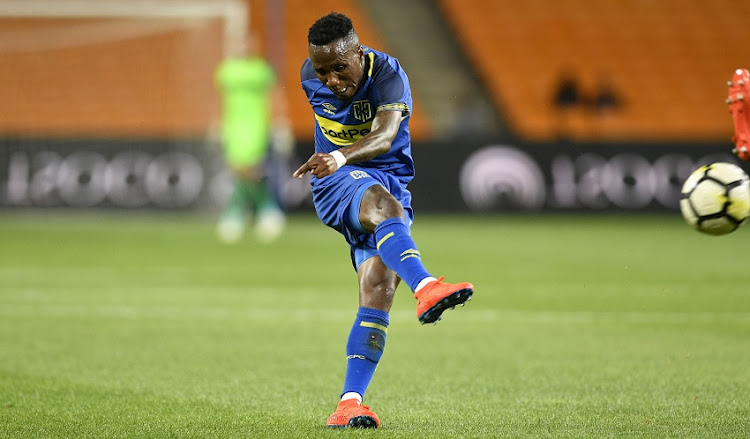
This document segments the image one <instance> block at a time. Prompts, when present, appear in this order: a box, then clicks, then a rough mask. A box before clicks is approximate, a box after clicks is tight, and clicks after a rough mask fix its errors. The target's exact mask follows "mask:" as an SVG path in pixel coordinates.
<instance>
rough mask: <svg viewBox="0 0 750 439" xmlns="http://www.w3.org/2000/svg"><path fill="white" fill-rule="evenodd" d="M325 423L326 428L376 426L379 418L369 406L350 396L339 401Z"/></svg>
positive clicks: (378, 424)
mask: <svg viewBox="0 0 750 439" xmlns="http://www.w3.org/2000/svg"><path fill="white" fill-rule="evenodd" d="M326 425H327V426H328V428H378V427H379V426H380V418H378V415H376V414H375V412H373V411H371V410H370V407H367V406H365V405H362V404H361V403H360V402H359V401H358V400H357V399H355V398H352V399H345V400H343V401H340V402H339V405H338V406H337V407H336V411H335V412H333V414H332V415H331V416H329V417H328V422H327V423H326Z"/></svg>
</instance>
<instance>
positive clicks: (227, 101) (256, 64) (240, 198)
mask: <svg viewBox="0 0 750 439" xmlns="http://www.w3.org/2000/svg"><path fill="white" fill-rule="evenodd" d="M235 50H237V53H236V54H234V55H233V56H230V57H227V58H226V59H224V60H223V61H222V62H221V64H219V66H218V68H217V70H216V73H215V80H216V86H217V88H218V90H219V91H220V93H221V98H222V118H223V120H222V135H223V143H224V156H225V158H226V162H227V165H228V166H229V168H230V171H231V173H232V177H233V191H232V195H231V197H230V199H229V202H228V204H227V205H226V206H225V207H224V210H223V212H222V215H221V218H220V219H219V223H218V225H217V228H216V232H217V235H218V236H219V239H221V240H222V241H224V242H227V243H233V242H236V241H238V240H239V239H240V238H241V237H242V235H243V233H244V230H245V225H246V223H247V221H248V219H249V218H248V217H249V214H250V213H254V214H255V215H256V217H257V218H256V219H257V221H256V236H257V238H258V239H259V240H261V241H265V242H268V241H271V240H273V239H275V238H277V237H278V236H279V234H280V233H281V232H282V230H283V227H284V223H285V218H284V215H283V213H282V211H281V209H280V208H279V206H278V203H277V202H276V200H275V198H274V197H273V196H272V194H271V191H270V190H269V188H268V187H267V185H266V182H265V180H264V172H263V171H264V170H263V165H264V162H265V159H266V156H267V154H268V151H269V147H270V141H271V137H270V130H271V125H272V118H273V116H274V113H275V115H276V117H275V119H276V120H275V121H274V122H276V123H279V121H281V120H283V117H282V110H280V108H283V106H280V105H281V104H282V103H283V99H281V98H280V96H274V94H278V88H277V87H276V77H275V73H274V71H273V69H272V67H271V66H270V64H269V63H268V62H267V61H266V60H265V59H264V58H263V57H261V56H260V55H259V54H258V53H257V50H256V43H255V40H254V39H253V38H252V37H250V38H248V39H247V40H245V41H242V42H241V44H240V45H239V46H238V48H236V49H235ZM272 97H273V98H274V99H272ZM272 102H273V103H274V104H275V105H276V108H273V107H272ZM278 128H279V129H283V127H278Z"/></svg>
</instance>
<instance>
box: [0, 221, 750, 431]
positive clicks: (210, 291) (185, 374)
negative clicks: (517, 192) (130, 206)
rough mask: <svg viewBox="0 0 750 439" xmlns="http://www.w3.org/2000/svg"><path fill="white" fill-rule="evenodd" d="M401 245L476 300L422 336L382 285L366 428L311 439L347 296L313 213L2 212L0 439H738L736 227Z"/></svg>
mask: <svg viewBox="0 0 750 439" xmlns="http://www.w3.org/2000/svg"><path fill="white" fill-rule="evenodd" d="M745 227H750V226H745ZM413 235H414V237H415V238H416V241H417V243H418V245H419V247H420V250H421V252H422V255H423V261H424V262H425V264H426V265H427V267H428V268H429V269H430V271H432V272H434V273H435V274H436V275H446V276H447V279H448V280H449V281H451V280H452V281H464V280H468V281H471V282H473V283H474V284H475V287H476V293H475V295H474V299H473V300H472V301H471V302H469V304H468V305H467V306H466V307H465V308H457V309H456V310H453V311H448V312H447V313H446V314H445V315H444V318H443V320H442V321H441V322H440V323H439V324H438V325H437V326H432V325H427V326H421V325H420V324H419V323H418V321H417V319H416V316H415V301H414V299H413V298H412V296H411V294H410V292H409V291H408V289H407V288H405V287H404V286H403V285H402V286H401V287H400V288H399V292H398V294H397V299H396V303H395V304H394V307H393V309H392V314H391V326H390V328H389V333H388V341H387V347H386V351H385V354H384V356H383V360H382V362H381V363H380V366H379V368H378V371H377V373H376V374H375V378H374V379H373V382H372V385H371V386H370V389H369V391H368V394H367V396H366V401H365V403H366V404H367V405H369V406H371V407H372V408H373V410H375V411H376V412H377V413H378V414H379V415H380V418H381V421H382V426H381V428H380V429H379V430H377V431H330V430H327V429H326V428H325V427H324V424H325V420H326V418H327V417H328V415H329V414H330V413H331V412H332V410H333V409H334V407H335V405H336V402H337V398H338V395H339V393H340V391H341V385H342V381H343V374H344V366H345V358H344V357H345V353H344V346H345V343H346V338H347V335H348V332H349V328H350V325H351V322H352V321H353V319H354V313H355V311H356V307H357V292H356V282H355V277H354V273H353V270H352V269H351V265H350V262H349V256H348V247H347V246H346V244H345V242H344V241H343V239H342V238H341V237H339V235H337V234H336V233H335V232H334V231H332V230H329V229H326V228H325V227H324V226H323V225H322V224H320V223H319V222H318V221H317V219H316V218H315V217H314V216H313V215H312V214H310V215H300V216H296V217H293V218H292V219H291V221H290V225H289V228H288V230H287V233H286V234H285V235H283V237H282V238H281V240H279V241H278V242H276V243H275V244H273V245H265V246H264V245H260V244H258V243H256V242H254V241H253V239H252V237H251V236H248V237H247V238H246V239H244V240H243V241H242V242H240V243H239V244H238V245H234V246H226V245H221V244H219V243H218V242H217V241H216V240H215V238H214V235H213V223H212V221H211V220H210V219H207V218H205V217H203V218H190V217H189V218H185V217H178V216H167V217H157V216H132V217H127V216H115V215H104V216H84V215H82V216H61V215H45V216H38V215H37V216H31V215H15V214H13V215H9V214H5V215H4V216H3V217H0V437H3V438H6V437H10V438H57V437H65V438H266V437H267V438H328V437H335V438H341V437H344V436H346V437H349V436H350V435H351V436H356V437H365V436H366V437H378V438H409V439H413V438H494V437H497V438H640V437H644V438H652V437H653V438H681V439H684V438H712V439H714V438H747V437H748V435H750V259H749V258H748V248H750V229H747V230H746V229H744V228H741V229H740V230H738V231H737V232H735V233H734V234H732V235H729V236H724V237H718V238H717V237H709V236H703V235H700V234H699V233H697V232H694V231H692V230H690V228H689V227H688V226H686V225H685V224H684V223H683V221H682V219H681V218H680V217H679V214H677V215H671V216H661V217H641V216H623V217H610V216H592V217H573V216H519V217H502V216H491V217H437V216H434V217H433V216H428V215H422V216H418V217H417V222H416V224H415V226H414V228H413Z"/></svg>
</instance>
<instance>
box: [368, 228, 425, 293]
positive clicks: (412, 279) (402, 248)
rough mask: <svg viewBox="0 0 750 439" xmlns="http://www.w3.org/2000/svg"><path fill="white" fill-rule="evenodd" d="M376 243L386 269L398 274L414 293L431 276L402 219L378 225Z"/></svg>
mask: <svg viewBox="0 0 750 439" xmlns="http://www.w3.org/2000/svg"><path fill="white" fill-rule="evenodd" d="M375 242H377V246H378V252H379V253H380V258H381V259H382V260H383V263H384V264H385V265H386V267H388V268H390V269H391V270H393V271H395V272H396V273H398V275H399V276H400V277H401V279H403V280H404V282H406V283H407V284H408V285H409V288H411V290H412V291H416V290H417V285H419V282H420V281H421V280H422V279H424V278H426V277H430V276H431V275H430V273H429V272H428V271H427V269H426V268H424V265H422V256H421V255H420V253H419V251H418V250H417V245H416V244H415V243H414V240H413V239H411V236H409V227H408V226H407V225H406V223H405V222H404V220H403V219H402V218H398V217H396V218H389V219H387V220H385V221H383V222H382V223H380V224H378V226H377V227H376V228H375Z"/></svg>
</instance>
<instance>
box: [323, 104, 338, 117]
mask: <svg viewBox="0 0 750 439" xmlns="http://www.w3.org/2000/svg"><path fill="white" fill-rule="evenodd" d="M323 111H324V112H325V113H328V114H330V115H335V114H336V107H334V106H333V105H331V104H329V103H328V102H323Z"/></svg>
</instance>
